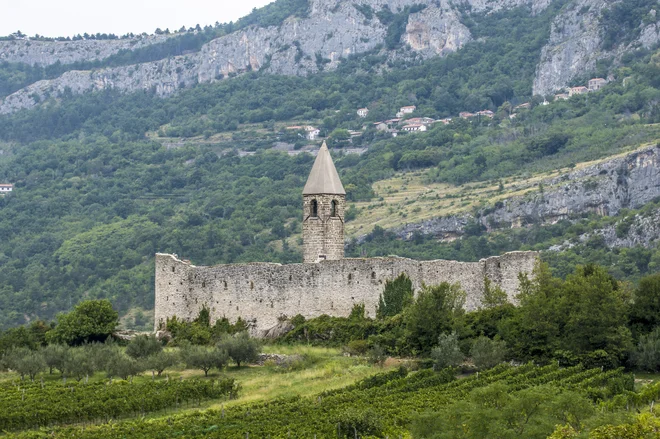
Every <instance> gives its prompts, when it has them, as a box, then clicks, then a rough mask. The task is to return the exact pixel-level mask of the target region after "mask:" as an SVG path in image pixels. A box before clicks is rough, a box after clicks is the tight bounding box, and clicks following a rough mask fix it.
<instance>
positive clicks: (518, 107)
mask: <svg viewBox="0 0 660 439" xmlns="http://www.w3.org/2000/svg"><path fill="white" fill-rule="evenodd" d="M530 108H532V104H530V103H529V102H525V103H524V104H520V105H516V106H515V107H513V109H514V110H529V109H530Z"/></svg>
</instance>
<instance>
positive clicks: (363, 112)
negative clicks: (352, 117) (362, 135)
mask: <svg viewBox="0 0 660 439" xmlns="http://www.w3.org/2000/svg"><path fill="white" fill-rule="evenodd" d="M357 114H358V116H360V117H367V116H369V109H368V108H360V109H359V110H358V111H357Z"/></svg>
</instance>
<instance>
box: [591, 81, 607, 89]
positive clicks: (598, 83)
mask: <svg viewBox="0 0 660 439" xmlns="http://www.w3.org/2000/svg"><path fill="white" fill-rule="evenodd" d="M606 85H607V79H603V78H594V79H590V80H589V91H598V90H600V89H601V88H603V87H605V86H606Z"/></svg>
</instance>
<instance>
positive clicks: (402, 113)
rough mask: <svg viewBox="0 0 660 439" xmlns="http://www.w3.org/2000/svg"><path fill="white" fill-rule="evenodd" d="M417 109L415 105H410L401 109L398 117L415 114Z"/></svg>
mask: <svg viewBox="0 0 660 439" xmlns="http://www.w3.org/2000/svg"><path fill="white" fill-rule="evenodd" d="M416 109H417V107H416V106H415V105H409V106H407V107H401V109H400V110H399V112H398V113H397V114H396V117H403V116H405V115H406V114H413V113H414V112H415V110H416Z"/></svg>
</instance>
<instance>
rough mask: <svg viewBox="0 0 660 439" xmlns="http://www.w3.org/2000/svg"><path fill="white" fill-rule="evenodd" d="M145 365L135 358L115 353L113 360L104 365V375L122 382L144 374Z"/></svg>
mask: <svg viewBox="0 0 660 439" xmlns="http://www.w3.org/2000/svg"><path fill="white" fill-rule="evenodd" d="M145 368H146V366H145V363H144V362H143V361H142V359H140V360H136V359H135V358H132V357H129V356H127V355H124V354H123V353H121V352H117V353H116V354H115V355H114V356H113V358H112V359H111V360H110V361H108V362H107V364H106V365H105V373H106V374H107V376H108V378H112V377H119V378H121V379H123V380H128V379H129V378H130V377H132V376H135V375H138V374H140V373H142V372H144V370H145Z"/></svg>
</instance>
